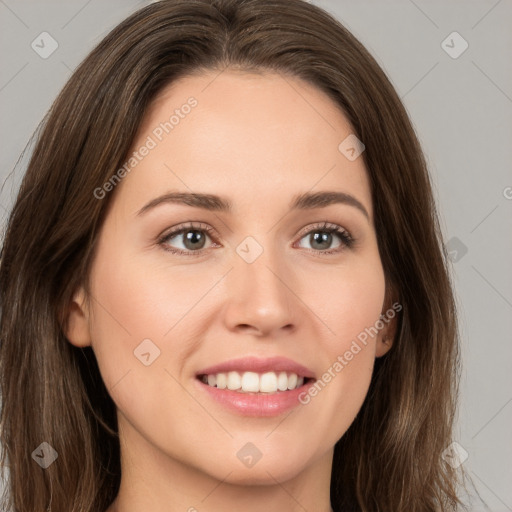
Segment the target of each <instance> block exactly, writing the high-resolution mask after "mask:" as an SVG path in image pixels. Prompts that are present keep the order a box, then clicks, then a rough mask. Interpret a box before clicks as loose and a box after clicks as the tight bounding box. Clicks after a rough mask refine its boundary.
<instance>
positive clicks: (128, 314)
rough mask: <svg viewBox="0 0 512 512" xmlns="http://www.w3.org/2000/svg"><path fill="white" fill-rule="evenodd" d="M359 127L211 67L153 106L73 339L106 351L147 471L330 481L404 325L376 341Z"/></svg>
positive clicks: (299, 93) (304, 92) (378, 271)
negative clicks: (376, 368) (379, 361)
mask: <svg viewBox="0 0 512 512" xmlns="http://www.w3.org/2000/svg"><path fill="white" fill-rule="evenodd" d="M190 98H192V99H190ZM172 116H174V117H172ZM351 133H352V129H351V126H350V125H349V123H348V121H347V119H346V118H345V117H344V115H343V114H342V113H341V112H340V110H339V109H338V108H337V107H336V105H335V104H334V103H333V102H332V100H330V99H329V98H328V97H327V96H326V95H324V93H323V92H321V91H320V90H318V89H316V88H314V87H313V86H311V85H309V84H307V83H305V82H303V81H301V80H299V79H296V78H291V77H284V76H282V75H277V74H261V75H260V74H250V73H243V72H240V71H229V70H227V71H224V72H223V73H221V74H219V73H218V72H213V71H212V72H205V73H202V74H197V75H195V76H189V77H187V78H183V79H181V80H179V81H178V82H175V83H174V84H172V86H170V87H168V88H167V89H165V90H164V91H163V93H162V94H160V96H159V97H158V98H157V100H155V101H154V102H153V104H152V105H151V108H150V110H149V111H148V112H147V115H146V117H145V119H144V121H143V123H142V126H141V129H140V132H139V134H138V136H137V138H136V141H135V143H134V145H133V151H137V155H138V156H135V157H134V159H133V160H132V161H131V164H132V168H131V170H130V171H129V172H126V173H125V174H126V175H125V176H124V177H123V178H122V181H121V182H120V184H118V185H117V187H116V190H115V195H114V197H113V202H112V204H111V208H110V209H109V212H108V215H107V217H106V220H105V222H104V224H103V226H102V229H101V233H100V237H99V240H98V246H97V252H96V254H95V259H94V262H93V266H92V271H91V276H90V283H91V297H90V303H89V304H87V303H86V302H85V301H84V300H83V299H84V295H83V292H82V290H81V291H80V292H78V293H77V295H76V296H75V300H76V304H75V306H74V309H72V311H73V312H72V313H71V317H70V319H71V321H70V323H69V330H68V337H69V340H70V341H71V343H73V344H75V345H79V346H85V345H89V344H90V345H92V347H93V350H94V353H95V355H96V357H97V360H98V364H99V368H100V371H101V375H102V377H103V379H104V382H105V384H106V386H107V388H108V390H109V393H110V394H111V396H112V399H113V400H114V402H115V404H116V406H117V408H118V419H119V429H120V435H121V439H122V442H123V443H124V445H125V448H124V449H125V450H126V452H125V453H129V454H130V457H131V458H130V460H131V461H132V462H133V464H140V465H144V464H145V463H147V462H148V458H149V454H150V453H151V461H152V462H151V464H158V465H160V466H161V467H171V466H172V465H175V464H180V465H185V466H187V467H188V468H190V469H192V470H193V471H195V472H197V471H199V472H201V473H202V474H206V475H209V476H210V477H214V478H216V479H218V480H224V481H227V482H233V483H263V482H268V481H274V479H276V480H278V481H284V480H286V479H289V478H292V477H293V476H296V475H299V474H300V473H301V472H304V471H306V470H307V469H308V468H312V467H314V466H316V467H323V468H324V469H325V474H329V475H330V461H331V456H332V449H333V446H334V444H335V443H336V442H337V440H338V439H339V438H340V437H342V436H343V434H344V433H345V432H346V430H347V429H348V427H349V426H350V424H351V423H352V422H353V420H354V418H355V416H356V414H357V413H358V411H359V409H360V407H361V405H362V403H363V400H364V398H365V395H366V393H367V391H368V387H369V383H370V378H371V375H372V370H373V365H374V360H375V357H378V356H381V355H383V354H384V353H385V352H386V350H388V348H389V346H390V344H389V343H387V344H385V343H383V338H384V334H385V333H386V332H389V326H390V325H392V324H389V325H388V330H387V331H386V328H384V329H380V330H379V331H378V334H377V335H375V334H374V331H375V330H374V331H373V334H374V335H373V336H372V335H368V332H369V331H368V329H370V328H372V327H374V326H375V324H376V323H378V320H379V317H380V315H381V313H385V310H386V308H387V307H388V305H385V304H384V294H385V283H384V273H383V268H382V265H381V260H380V256H379V250H378V246H377V240H376V233H375V229H374V221H373V212H372V201H371V193H370V187H369V181H368V177H367V174H366V171H365V167H364V163H363V159H362V157H358V158H355V157H354V155H355V156H357V150H358V148H357V146H354V143H353V140H352V139H348V141H347V142H345V143H344V144H342V146H341V149H339V146H340V143H342V141H344V140H345V139H346V138H347V137H349V136H350V135H351ZM351 141H352V143H351ZM143 147H145V148H146V149H142V148H143ZM350 148H354V151H352V150H351V149H350ZM349 157H350V158H349ZM120 176H123V173H121V174H120ZM106 189H108V185H107V186H106ZM176 193H180V194H182V196H181V197H182V200H178V199H176V198H175V199H174V200H172V199H171V196H169V197H168V198H167V200H166V195H169V194H176ZM320 193H330V194H332V193H338V194H339V196H338V200H336V201H326V200H321V198H320V199H319V198H318V197H317V200H316V201H315V200H314V197H313V200H312V199H307V197H308V196H309V195H311V194H313V195H314V194H320ZM189 194H190V195H194V196H190V197H189V196H188V195H189ZM99 195H100V194H98V196H99ZM203 195H208V196H215V197H214V198H213V197H206V198H204V197H203ZM299 198H302V199H299ZM98 200H104V199H98ZM296 202H297V204H295V203H296ZM225 203H229V206H230V208H229V209H228V208H227V207H225V206H226V205H225ZM324 223H327V225H326V226H324ZM331 228H333V229H338V230H339V232H338V233H336V232H335V231H333V232H329V230H331ZM180 230H183V231H182V232H181V234H179V233H174V234H173V233H172V232H173V231H180ZM365 329H366V331H365ZM364 333H366V336H365V335H364ZM363 339H365V342H362V340H363ZM356 347H359V350H357V348H356ZM245 358H256V359H257V361H256V364H255V362H254V361H255V360H252V361H251V360H246V361H244V359H245ZM274 358H279V359H274ZM273 359H274V360H273ZM237 360H242V361H237ZM214 367H216V368H214ZM204 374H209V377H206V378H205V379H204V380H209V381H210V384H214V383H215V384H218V385H219V386H220V387H212V386H210V384H208V383H205V382H203V379H202V377H201V376H202V375H204ZM295 375H297V379H296V378H295ZM325 375H327V377H326V376H325ZM329 376H330V378H329ZM301 377H302V378H304V377H308V378H307V379H305V380H304V383H303V384H302V386H301V387H299V388H298V389H296V390H293V389H292V390H288V391H283V390H282V389H287V388H294V387H296V386H297V385H300V384H301V382H302V379H301ZM315 381H317V382H316V384H317V391H316V393H315V391H314V390H313V387H314V382H315ZM240 385H242V386H243V389H242V390H240V389H239V390H235V388H237V387H238V386H240ZM225 386H227V388H233V389H231V390H230V389H227V388H225V389H222V388H223V387H225ZM258 386H260V387H258ZM267 386H268V387H267ZM278 387H279V388H281V389H278ZM258 389H259V391H256V390H258Z"/></svg>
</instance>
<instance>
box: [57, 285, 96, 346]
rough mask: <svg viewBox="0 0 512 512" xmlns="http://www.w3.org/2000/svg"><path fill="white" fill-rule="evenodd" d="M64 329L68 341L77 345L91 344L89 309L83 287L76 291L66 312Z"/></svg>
mask: <svg viewBox="0 0 512 512" xmlns="http://www.w3.org/2000/svg"><path fill="white" fill-rule="evenodd" d="M62 330H63V332H64V335H65V336H66V338H67V339H68V341H69V342H70V343H71V344H72V345H75V346H76V347H87V346H89V345H91V333H90V329H89V310H88V307H87V301H86V295H85V291H84V289H83V288H82V287H80V288H79V290H78V291H77V292H76V293H75V295H74V296H73V299H72V301H71V303H70V305H69V307H68V310H67V312H66V315H65V318H64V322H63V326H62Z"/></svg>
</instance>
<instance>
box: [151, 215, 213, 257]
mask: <svg viewBox="0 0 512 512" xmlns="http://www.w3.org/2000/svg"><path fill="white" fill-rule="evenodd" d="M213 232H214V230H213V228H211V227H210V226H207V225H205V224H198V225H195V224H194V223H190V225H188V226H181V227H180V226H178V227H177V228H176V229H174V230H173V231H171V232H170V233H166V234H165V235H163V236H162V237H161V238H160V239H159V240H158V243H159V244H160V245H161V246H162V247H163V248H164V249H165V250H166V251H169V252H173V253H176V254H186V255H187V256H190V255H194V256H195V254H191V253H202V252H203V251H202V250H203V249H204V247H205V245H206V240H207V239H211V237H210V234H212V235H213ZM184 235H185V236H184ZM173 239H176V240H177V242H178V243H181V244H182V247H175V246H174V245H171V244H170V241H172V240H173Z"/></svg>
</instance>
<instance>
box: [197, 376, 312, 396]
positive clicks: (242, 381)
mask: <svg viewBox="0 0 512 512" xmlns="http://www.w3.org/2000/svg"><path fill="white" fill-rule="evenodd" d="M197 379H199V380H200V381H201V382H202V383H204V384H206V385H207V386H210V387H212V388H217V389H226V390H229V391H235V392H238V393H244V394H258V393H261V394H275V393H284V392H287V391H292V390H295V389H299V388H301V387H303V386H305V385H307V384H309V383H310V382H312V381H314V379H313V378H312V377H306V376H304V375H299V374H297V373H294V372H285V371H280V372H274V371H269V372H264V373H257V372H252V371H246V372H241V371H229V372H219V373H209V374H199V375H198V376H197Z"/></svg>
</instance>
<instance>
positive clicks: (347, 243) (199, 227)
mask: <svg viewBox="0 0 512 512" xmlns="http://www.w3.org/2000/svg"><path fill="white" fill-rule="evenodd" d="M188 231H200V232H206V233H207V234H208V236H209V237H210V238H211V239H212V240H213V241H215V238H216V235H215V230H214V229H213V228H212V227H211V226H208V225H207V224H202V223H193V222H191V223H190V224H189V225H187V226H178V227H177V228H176V229H174V230H173V231H171V232H169V233H166V234H165V235H162V236H161V237H159V238H158V240H157V243H158V245H160V246H161V247H162V249H164V250H165V251H168V252H171V253H173V254H179V255H184V256H200V255H202V254H203V253H204V252H205V251H206V250H207V249H199V250H197V251H184V250H182V249H176V248H174V247H170V246H168V245H166V242H168V241H169V240H170V239H171V238H174V237H175V236H177V235H180V234H183V233H186V232H188ZM318 231H320V232H325V233H335V234H336V235H338V238H339V239H340V241H341V243H342V246H341V247H338V248H336V249H328V250H325V251H321V250H315V249H306V250H307V251H308V252H312V253H317V254H316V255H317V256H320V257H321V256H324V255H330V254H336V253H340V252H341V251H343V250H345V249H351V248H352V247H353V245H354V243H355V241H356V240H355V239H354V238H353V237H352V235H351V234H350V233H349V232H348V231H347V230H346V229H344V228H342V227H341V226H338V225H337V224H332V223H329V222H324V223H321V224H316V225H314V226H312V227H311V228H310V229H309V231H306V232H305V233H304V234H301V236H300V238H299V241H300V240H302V239H303V238H304V237H305V236H306V235H310V234H311V233H313V232H318Z"/></svg>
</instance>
